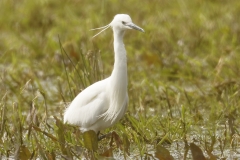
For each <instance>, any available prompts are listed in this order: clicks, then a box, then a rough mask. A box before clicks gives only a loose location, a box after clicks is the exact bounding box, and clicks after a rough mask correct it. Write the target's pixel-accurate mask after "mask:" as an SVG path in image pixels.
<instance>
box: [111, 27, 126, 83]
mask: <svg viewBox="0 0 240 160" xmlns="http://www.w3.org/2000/svg"><path fill="white" fill-rule="evenodd" d="M113 33H114V59H115V61H114V68H113V71H112V76H113V77H118V78H119V79H117V80H116V81H121V80H124V81H125V80H127V57H126V50H125V47H124V44H123V36H124V31H118V30H117V31H115V30H113Z"/></svg>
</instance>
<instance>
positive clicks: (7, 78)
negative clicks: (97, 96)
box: [0, 0, 240, 160]
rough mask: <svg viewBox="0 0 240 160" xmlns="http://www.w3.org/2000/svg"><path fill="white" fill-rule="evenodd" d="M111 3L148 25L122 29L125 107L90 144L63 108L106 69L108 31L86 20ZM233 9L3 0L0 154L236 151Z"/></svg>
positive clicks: (110, 12)
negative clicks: (107, 135) (97, 31)
mask: <svg viewBox="0 0 240 160" xmlns="http://www.w3.org/2000/svg"><path fill="white" fill-rule="evenodd" d="M117 13H127V14H129V15H130V16H131V17H132V19H133V21H134V23H136V24H138V25H139V26H141V27H142V28H144V30H145V33H144V34H142V33H139V32H131V31H128V34H126V36H125V46H126V50H127V53H128V77H129V82H128V83H129V86H128V89H129V107H128V111H127V114H126V115H125V117H124V118H123V119H122V120H121V121H120V122H119V123H117V124H116V125H115V126H113V127H111V128H109V129H106V130H105V131H103V132H102V134H105V133H109V132H112V131H115V133H116V134H114V135H113V141H111V138H106V139H104V140H102V141H100V142H99V143H98V148H94V150H95V152H94V153H93V152H92V151H89V150H88V149H87V147H86V146H85V145H84V143H83V134H82V133H80V132H79V130H78V127H76V126H68V125H64V124H63V123H62V119H63V112H64V110H65V107H66V106H67V104H68V103H69V102H71V100H72V99H73V98H74V97H75V96H76V95H77V94H78V93H79V92H81V91H82V90H83V89H84V88H86V87H87V86H89V85H90V84H92V83H94V82H95V81H98V80H100V79H103V78H106V77H108V76H109V75H110V73H111V70H112V66H113V47H112V40H113V38H112V31H111V30H107V31H106V32H104V33H103V34H101V35H99V36H98V37H96V38H94V39H91V37H92V36H93V35H94V34H95V32H92V31H89V29H91V28H96V27H101V26H104V25H106V24H108V23H109V22H110V21H111V20H112V18H113V16H114V15H115V14H117ZM239 15H240V2H239V1H238V0H231V1H228V2H226V1H223V0H196V1H192V0H185V1H184V0H168V1H164V0H153V1H142V2H141V3H140V2H139V1H136V0H130V1H127V2H125V1H124V2H123V1H116V0H112V1H105V0H101V1H94V3H93V2H90V1H80V0H72V1H54V0H42V1H32V0H19V1H11V0H1V1H0V42H1V43H0V158H1V159H6V158H8V157H10V158H15V159H37V158H40V159H81V158H86V159H89V158H94V157H95V158H101V157H102V158H104V157H114V158H115V159H124V158H125V159H157V158H159V159H197V156H196V155H197V154H198V155H200V159H203V158H204V157H205V158H206V159H211V160H214V159H239V157H240V154H239V152H240V148H239V141H240V138H239V130H240V128H239V123H240V119H239V114H240V46H239V44H240V23H239ZM201 156H202V157H201ZM203 156H204V157H203ZM198 158H199V157H198Z"/></svg>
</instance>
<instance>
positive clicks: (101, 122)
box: [64, 14, 144, 132]
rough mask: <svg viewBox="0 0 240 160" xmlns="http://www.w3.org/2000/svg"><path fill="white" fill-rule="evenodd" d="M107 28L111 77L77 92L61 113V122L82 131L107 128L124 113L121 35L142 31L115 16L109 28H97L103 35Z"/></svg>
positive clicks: (124, 68) (124, 63)
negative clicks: (109, 30)
mask: <svg viewBox="0 0 240 160" xmlns="http://www.w3.org/2000/svg"><path fill="white" fill-rule="evenodd" d="M109 27H112V29H113V35H114V53H115V56H114V57H115V62H114V68H113V71H112V74H111V76H110V77H108V78H106V79H104V80H101V81H99V82H96V83H94V84H92V85H91V86H89V87H87V88H86V89H85V90H83V91H82V92H81V93H79V94H78V95H77V96H76V97H75V99H74V100H73V101H72V103H71V104H70V105H69V107H68V108H67V109H66V111H65V113H64V123H69V124H73V125H78V126H80V130H81V131H82V132H85V131H88V130H94V131H95V132H98V131H100V130H103V129H105V128H108V127H110V126H112V125H113V124H115V123H116V122H117V121H119V120H120V119H121V118H122V117H123V116H124V114H125V112H126V110H127V105H128V93H127V83H128V82H127V81H128V80H127V57H126V50H125V47H124V44H123V36H124V32H125V30H127V29H136V30H139V31H142V32H144V30H143V29H142V28H140V27H138V26H136V25H135V24H134V23H132V20H131V18H130V16H129V15H126V14H117V15H116V16H115V17H114V19H113V21H112V22H111V23H110V24H109V25H107V26H105V27H101V28H97V29H103V30H102V31H101V32H103V31H104V30H106V29H107V28H109ZM101 32H99V33H98V34H100V33H101ZM98 34H97V35H98ZM97 35H95V36H97ZM95 36H94V37H95Z"/></svg>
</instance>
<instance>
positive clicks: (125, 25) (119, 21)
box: [109, 14, 144, 32]
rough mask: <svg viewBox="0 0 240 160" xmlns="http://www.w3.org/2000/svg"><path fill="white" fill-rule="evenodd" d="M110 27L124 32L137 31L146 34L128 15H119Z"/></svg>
mask: <svg viewBox="0 0 240 160" xmlns="http://www.w3.org/2000/svg"><path fill="white" fill-rule="evenodd" d="M109 25H110V26H111V27H112V28H116V29H118V30H123V31H124V30H126V29H136V30H138V31H141V32H144V30H143V29H142V28H140V27H139V26H137V25H135V24H134V23H133V22H132V19H131V17H130V16H129V15H127V14H117V15H116V16H115V17H114V18H113V20H112V22H111V23H110V24H109Z"/></svg>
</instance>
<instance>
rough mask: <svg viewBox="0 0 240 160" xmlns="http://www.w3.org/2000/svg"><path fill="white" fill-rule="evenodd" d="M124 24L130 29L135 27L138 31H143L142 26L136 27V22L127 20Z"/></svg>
mask: <svg viewBox="0 0 240 160" xmlns="http://www.w3.org/2000/svg"><path fill="white" fill-rule="evenodd" d="M125 25H126V26H128V27H130V28H132V29H136V30H138V31H141V32H144V30H143V29H142V28H140V27H138V26H137V25H136V24H134V23H132V22H128V23H126V24H125Z"/></svg>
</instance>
